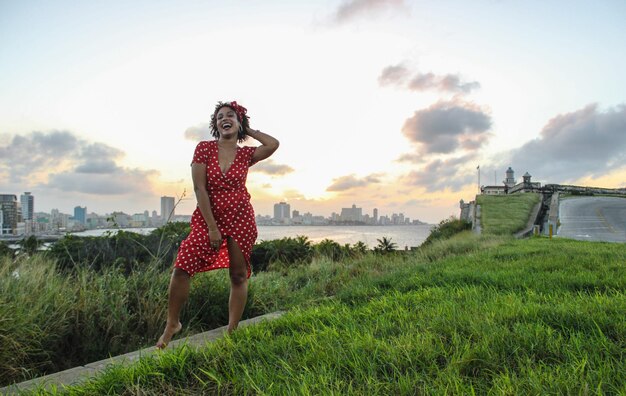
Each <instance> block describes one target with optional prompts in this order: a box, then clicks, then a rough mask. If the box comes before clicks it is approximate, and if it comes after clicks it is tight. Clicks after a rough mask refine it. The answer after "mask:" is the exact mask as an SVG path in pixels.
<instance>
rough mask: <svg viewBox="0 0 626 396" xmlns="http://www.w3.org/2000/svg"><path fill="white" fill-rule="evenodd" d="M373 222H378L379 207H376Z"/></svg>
mask: <svg viewBox="0 0 626 396" xmlns="http://www.w3.org/2000/svg"><path fill="white" fill-rule="evenodd" d="M373 222H374V224H378V208H374V217H373Z"/></svg>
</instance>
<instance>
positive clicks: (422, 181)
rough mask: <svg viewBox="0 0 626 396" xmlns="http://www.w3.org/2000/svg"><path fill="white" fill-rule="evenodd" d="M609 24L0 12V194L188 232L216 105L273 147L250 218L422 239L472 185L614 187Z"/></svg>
mask: <svg viewBox="0 0 626 396" xmlns="http://www.w3.org/2000/svg"><path fill="white" fill-rule="evenodd" d="M624 20H626V2H625V1H623V0H615V1H602V0H600V1H571V0H570V1H508V0H473V1H467V0H465V1H451V0H450V1H448V0H440V1H435V0H432V1H408V0H407V1H402V0H387V1H385V0H316V1H312V0H311V1H297V0H293V1H272V0H266V1H250V0H246V1H128V0H126V1H63V0H56V1H6V0H0V193H3V194H9V193H10V194H16V195H18V196H19V194H22V193H23V192H24V191H31V192H32V193H33V194H34V195H35V210H36V211H50V210H51V209H53V208H58V209H59V210H61V211H62V212H65V213H73V208H74V206H77V205H81V206H87V209H88V211H89V212H97V213H100V214H105V213H109V212H112V211H114V210H122V211H125V212H126V213H129V214H132V213H137V212H143V211H144V210H146V209H147V210H149V211H152V210H157V211H158V210H160V209H159V208H160V197H161V196H162V195H169V196H180V195H181V194H182V193H183V191H186V194H187V199H185V200H184V201H183V202H182V203H181V204H180V206H179V207H178V208H177V213H178V214H190V213H191V212H192V211H193V208H194V207H195V199H194V197H193V190H192V185H191V177H190V167H189V163H190V161H191V158H192V155H193V150H194V147H195V145H196V144H197V142H198V141H199V140H202V139H206V138H208V127H207V126H208V122H209V119H210V114H211V112H212V109H213V107H214V105H215V103H216V102H217V101H219V100H237V101H238V102H239V103H240V104H242V105H243V106H245V107H247V108H248V114H249V115H250V117H251V125H252V127H253V128H256V129H260V130H261V131H264V132H267V133H269V134H271V135H273V136H274V137H276V138H277V139H279V140H280V142H281V146H280V148H279V150H278V151H277V152H276V153H275V155H274V156H273V157H272V158H271V159H270V160H267V161H265V162H263V163H260V164H258V165H255V166H254V167H253V168H251V170H250V174H249V176H248V189H249V191H250V193H251V194H252V196H253V205H254V207H255V210H256V213H258V214H271V213H272V210H273V204H274V203H275V202H278V201H287V202H289V203H290V204H291V208H292V209H297V210H299V211H300V212H302V213H303V212H307V211H308V212H312V213H313V214H316V215H324V216H328V215H330V214H331V213H332V212H333V211H335V212H339V211H340V210H341V207H348V206H351V205H352V204H353V203H354V204H356V205H357V206H359V207H363V209H364V213H370V214H371V211H372V209H373V208H375V207H376V208H378V209H379V213H380V214H383V215H384V214H387V215H390V214H391V213H393V212H396V213H399V212H403V213H404V214H405V215H406V216H409V217H411V218H413V219H415V218H418V219H420V220H423V221H427V222H438V221H439V220H441V219H443V218H445V217H448V216H450V215H458V213H459V209H458V202H459V200H460V199H465V200H466V201H467V200H471V199H473V197H474V195H475V194H476V192H477V188H478V180H477V170H476V167H477V166H480V170H481V184H494V179H495V181H497V183H498V184H500V182H501V181H502V180H503V178H504V177H505V175H504V171H505V170H506V169H507V168H508V167H509V166H511V167H512V168H513V169H514V170H515V171H516V177H517V178H518V179H521V176H522V175H523V174H524V173H525V172H529V173H530V174H531V175H532V176H533V181H539V182H542V183H572V184H578V183H580V184H586V185H594V186H601V187H623V186H626V72H625V71H626V51H625V50H624V48H626V24H625V23H624ZM246 144H250V145H255V144H256V142H255V141H253V140H249V141H248V142H246Z"/></svg>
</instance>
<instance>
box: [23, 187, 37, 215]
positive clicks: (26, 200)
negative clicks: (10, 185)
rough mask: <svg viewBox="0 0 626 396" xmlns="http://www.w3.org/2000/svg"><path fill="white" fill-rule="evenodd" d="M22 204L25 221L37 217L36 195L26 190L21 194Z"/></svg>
mask: <svg viewBox="0 0 626 396" xmlns="http://www.w3.org/2000/svg"><path fill="white" fill-rule="evenodd" d="M20 203H21V204H22V219H23V220H24V221H32V220H34V219H35V217H34V213H35V197H34V196H33V195H31V193H29V192H25V193H24V194H22V195H21V196H20Z"/></svg>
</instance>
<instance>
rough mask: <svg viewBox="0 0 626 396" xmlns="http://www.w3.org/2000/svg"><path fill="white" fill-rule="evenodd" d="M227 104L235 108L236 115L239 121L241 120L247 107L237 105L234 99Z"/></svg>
mask: <svg viewBox="0 0 626 396" xmlns="http://www.w3.org/2000/svg"><path fill="white" fill-rule="evenodd" d="M229 106H230V107H232V108H233V110H235V113H237V117H239V121H240V122H243V117H244V116H245V115H246V113H247V112H248V109H246V108H245V107H243V106H240V105H238V104H237V102H236V101H234V100H233V101H232V102H230V103H229Z"/></svg>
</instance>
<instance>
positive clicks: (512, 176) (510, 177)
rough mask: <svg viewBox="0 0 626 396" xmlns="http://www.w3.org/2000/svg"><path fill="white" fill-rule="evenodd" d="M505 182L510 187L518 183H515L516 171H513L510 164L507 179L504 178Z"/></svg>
mask: <svg viewBox="0 0 626 396" xmlns="http://www.w3.org/2000/svg"><path fill="white" fill-rule="evenodd" d="M503 183H504V185H505V186H507V187H508V188H511V187H513V186H514V185H515V184H517V183H515V172H514V171H513V169H511V167H510V166H509V169H507V170H506V179H504V182H503Z"/></svg>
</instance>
